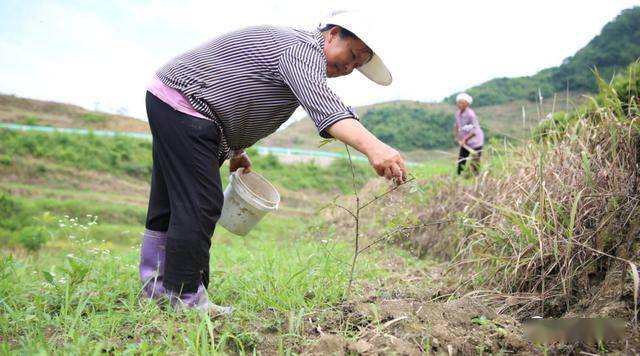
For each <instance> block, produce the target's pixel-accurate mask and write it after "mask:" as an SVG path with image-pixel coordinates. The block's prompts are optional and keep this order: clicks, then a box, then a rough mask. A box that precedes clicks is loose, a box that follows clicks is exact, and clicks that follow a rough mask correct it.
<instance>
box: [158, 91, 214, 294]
mask: <svg viewBox="0 0 640 356" xmlns="http://www.w3.org/2000/svg"><path fill="white" fill-rule="evenodd" d="M147 105H148V107H149V124H150V126H151V127H152V133H154V137H153V139H154V145H155V147H156V148H157V158H158V161H159V164H160V167H161V168H162V176H163V178H164V181H165V183H166V187H167V192H168V196H169V205H170V220H169V226H168V230H167V243H166V250H165V254H166V255H165V264H164V279H163V284H164V288H165V289H167V290H168V291H172V292H174V293H177V294H178V295H179V294H181V293H194V292H197V290H198V286H199V285H200V284H203V285H204V286H205V287H206V286H208V283H209V248H210V246H211V235H212V234H213V231H214V228H215V224H216V222H217V220H218V218H219V217H220V212H221V211H222V203H223V199H224V198H223V194H222V183H221V181H220V167H219V163H218V159H217V153H218V145H219V142H220V137H219V131H218V129H217V126H216V124H215V123H214V122H212V121H208V120H204V119H201V118H195V117H193V116H190V115H187V114H183V113H180V112H178V111H175V110H174V109H173V108H171V107H170V106H169V105H167V104H165V103H164V102H162V101H161V100H159V99H157V98H156V97H155V96H153V95H152V94H150V93H147Z"/></svg>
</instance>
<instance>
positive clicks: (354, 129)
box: [326, 119, 407, 183]
mask: <svg viewBox="0 0 640 356" xmlns="http://www.w3.org/2000/svg"><path fill="white" fill-rule="evenodd" d="M326 131H327V133H329V134H330V135H331V136H333V137H335V138H336V139H338V140H340V141H342V142H344V143H346V144H347V145H349V146H351V147H353V148H355V149H356V150H358V151H360V152H361V153H362V154H364V155H366V156H367V158H369V163H370V164H371V166H372V167H373V169H374V170H375V171H376V173H378V175H379V176H384V177H385V178H387V179H392V178H396V179H398V180H399V183H402V182H404V181H405V180H406V178H407V169H406V168H405V166H404V160H403V159H402V157H401V156H400V153H399V152H398V151H396V150H395V149H393V148H391V147H390V146H389V145H387V144H385V143H384V142H382V141H380V140H379V139H378V138H377V137H375V136H374V135H373V134H372V133H371V132H369V130H367V129H366V128H365V127H364V126H362V124H361V123H360V122H359V121H358V120H356V119H344V120H340V121H338V122H336V123H334V124H333V125H331V126H329V128H327V130H326Z"/></svg>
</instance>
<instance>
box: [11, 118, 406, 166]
mask: <svg viewBox="0 0 640 356" xmlns="http://www.w3.org/2000/svg"><path fill="white" fill-rule="evenodd" d="M0 129H9V130H16V131H37V132H48V133H63V134H77V135H96V136H107V137H129V138H136V139H143V140H151V134H143V133H134V132H116V131H107V130H87V129H69V128H59V127H49V126H31V125H19V124H5V123H0ZM254 147H255V149H257V150H258V153H259V154H262V155H266V154H273V155H276V156H285V155H305V156H315V157H330V158H344V159H347V158H349V156H347V155H346V154H344V153H337V152H327V151H315V150H305V149H300V148H286V147H272V146H254ZM351 158H352V159H353V160H354V161H362V162H367V161H368V160H367V158H366V157H363V156H357V155H351ZM407 164H409V165H414V164H416V163H414V162H407Z"/></svg>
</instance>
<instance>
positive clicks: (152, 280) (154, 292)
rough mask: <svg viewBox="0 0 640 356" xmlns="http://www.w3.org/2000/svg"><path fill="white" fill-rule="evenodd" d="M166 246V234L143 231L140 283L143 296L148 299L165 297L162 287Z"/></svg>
mask: <svg viewBox="0 0 640 356" xmlns="http://www.w3.org/2000/svg"><path fill="white" fill-rule="evenodd" d="M166 245H167V233H166V232H160V231H153V230H149V229H145V230H144V238H143V240H142V247H141V248H140V281H141V282H142V285H143V286H144V287H143V294H144V295H145V296H147V297H149V298H153V299H158V298H160V297H162V296H164V295H166V293H165V289H164V287H163V285H162V276H163V275H164V258H165V247H166Z"/></svg>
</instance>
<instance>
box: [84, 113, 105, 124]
mask: <svg viewBox="0 0 640 356" xmlns="http://www.w3.org/2000/svg"><path fill="white" fill-rule="evenodd" d="M108 118H109V116H108V115H106V114H102V113H98V112H88V113H85V114H82V115H81V116H80V120H82V121H84V122H86V123H91V124H96V123H102V122H105V121H107V119H108Z"/></svg>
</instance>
